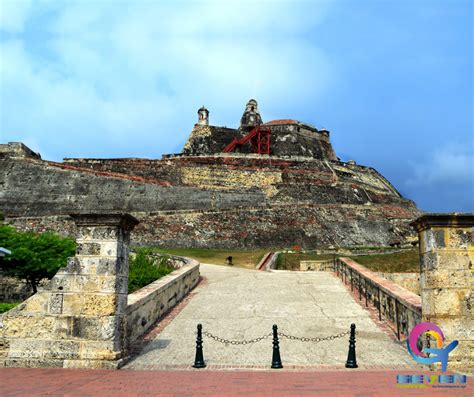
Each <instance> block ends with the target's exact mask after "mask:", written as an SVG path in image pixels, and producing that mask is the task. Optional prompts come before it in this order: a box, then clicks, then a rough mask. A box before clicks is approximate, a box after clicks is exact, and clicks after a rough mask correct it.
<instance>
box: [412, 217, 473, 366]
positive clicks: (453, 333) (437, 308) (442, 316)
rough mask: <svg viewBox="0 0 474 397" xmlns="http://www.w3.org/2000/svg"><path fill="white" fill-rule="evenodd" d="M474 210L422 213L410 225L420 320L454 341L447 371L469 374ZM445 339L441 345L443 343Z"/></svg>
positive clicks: (471, 338)
mask: <svg viewBox="0 0 474 397" xmlns="http://www.w3.org/2000/svg"><path fill="white" fill-rule="evenodd" d="M473 225H474V214H462V213H459V214H458V213H445V214H425V215H423V216H421V217H420V218H418V219H417V220H416V221H414V222H413V223H412V226H413V227H414V228H415V229H416V230H417V232H418V236H419V242H420V244H419V249H420V266H421V268H420V270H421V275H420V284H421V299H422V314H423V321H427V322H432V323H434V324H436V325H438V326H439V327H440V328H441V330H442V331H443V333H444V335H445V338H446V342H448V343H449V342H451V341H452V340H455V339H457V340H458V341H459V345H458V346H457V347H456V348H455V349H454V350H453V351H452V352H451V353H450V354H449V364H448V369H455V370H458V371H461V372H471V373H472V372H474V310H473V306H474V293H473V290H472V287H473V284H474V283H473V282H474V277H473V273H474V269H473V263H474V246H473V242H472V234H471V233H472V226H473ZM446 342H445V345H446Z"/></svg>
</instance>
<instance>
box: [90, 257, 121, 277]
mask: <svg viewBox="0 0 474 397" xmlns="http://www.w3.org/2000/svg"><path fill="white" fill-rule="evenodd" d="M124 264H125V262H124V261H122V260H118V259H116V258H100V259H99V260H98V262H97V274H99V275H115V274H122V273H123V268H124Z"/></svg>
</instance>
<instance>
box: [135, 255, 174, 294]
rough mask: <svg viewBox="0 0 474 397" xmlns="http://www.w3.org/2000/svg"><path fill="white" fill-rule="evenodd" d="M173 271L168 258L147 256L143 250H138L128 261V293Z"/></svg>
mask: <svg viewBox="0 0 474 397" xmlns="http://www.w3.org/2000/svg"><path fill="white" fill-rule="evenodd" d="M173 270H174V268H173V266H172V265H171V263H170V259H169V257H168V256H160V257H158V258H156V257H152V256H148V255H147V254H146V251H145V250H142V249H140V250H138V252H137V254H136V255H135V257H134V258H132V259H131V260H130V268H129V273H128V293H129V294H131V293H132V292H134V291H136V290H138V289H140V288H142V287H144V286H145V285H148V284H150V283H152V282H153V281H155V280H158V279H159V278H161V277H163V276H166V275H167V274H169V273H171V272H172V271H173Z"/></svg>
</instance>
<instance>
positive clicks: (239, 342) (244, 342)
mask: <svg viewBox="0 0 474 397" xmlns="http://www.w3.org/2000/svg"><path fill="white" fill-rule="evenodd" d="M202 334H203V335H204V336H207V337H209V338H211V339H214V340H215V341H216V342H220V343H225V344H226V345H228V344H230V345H249V344H251V343H257V342H260V341H262V340H264V339H266V338H269V337H270V336H272V335H273V333H272V332H270V333H269V334H266V335H263V336H260V337H258V338H254V339H249V340H229V339H224V338H221V337H219V336H216V335H213V334H211V333H210V332H207V331H203V333H202Z"/></svg>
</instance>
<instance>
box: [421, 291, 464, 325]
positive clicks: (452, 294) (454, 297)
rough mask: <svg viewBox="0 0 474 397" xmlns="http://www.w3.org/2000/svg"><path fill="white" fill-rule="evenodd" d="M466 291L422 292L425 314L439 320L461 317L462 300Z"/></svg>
mask: <svg viewBox="0 0 474 397" xmlns="http://www.w3.org/2000/svg"><path fill="white" fill-rule="evenodd" d="M465 294H466V291H465V290H462V289H443V288H436V289H430V290H427V289H424V290H423V292H422V295H421V297H422V302H423V314H424V315H425V314H426V315H430V316H433V315H434V314H436V316H437V318H440V317H445V316H456V315H461V312H462V305H461V300H462V298H463V297H464V296H465Z"/></svg>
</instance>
